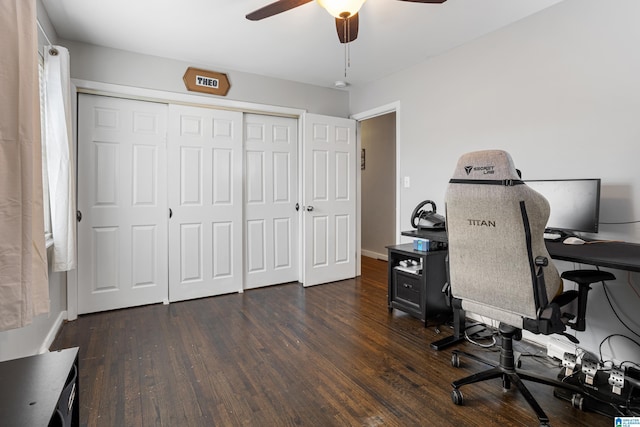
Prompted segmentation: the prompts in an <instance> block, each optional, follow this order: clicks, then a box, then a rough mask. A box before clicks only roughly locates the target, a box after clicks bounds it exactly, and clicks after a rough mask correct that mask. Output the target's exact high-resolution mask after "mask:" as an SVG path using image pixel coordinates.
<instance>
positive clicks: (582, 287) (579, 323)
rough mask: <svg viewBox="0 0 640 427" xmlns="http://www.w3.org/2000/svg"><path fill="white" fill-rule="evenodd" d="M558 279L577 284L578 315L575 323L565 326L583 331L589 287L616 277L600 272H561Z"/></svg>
mask: <svg viewBox="0 0 640 427" xmlns="http://www.w3.org/2000/svg"><path fill="white" fill-rule="evenodd" d="M560 277H562V278H563V279H567V280H570V281H572V282H575V283H577V284H578V313H577V315H576V320H575V322H569V323H567V324H568V325H569V326H570V327H571V329H574V330H576V331H584V330H585V329H586V320H585V317H586V313H587V297H588V294H589V290H590V289H591V288H590V287H589V285H590V284H592V283H595V282H603V281H605V280H615V278H616V276H614V275H613V274H611V273H609V272H607V271H600V270H570V271H565V272H563V273H562V274H561V275H560Z"/></svg>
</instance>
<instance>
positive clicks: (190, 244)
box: [167, 105, 243, 301]
mask: <svg viewBox="0 0 640 427" xmlns="http://www.w3.org/2000/svg"><path fill="white" fill-rule="evenodd" d="M167 144H168V158H169V168H168V177H167V188H168V199H169V209H170V211H171V218H170V219H169V300H170V301H182V300H188V299H193V298H202V297H207V296H213V295H221V294H227V293H233V292H241V291H242V289H243V274H242V247H243V241H242V215H243V200H242V177H243V172H242V113H241V112H235V111H226V110H215V109H210V108H202V107H189V106H181V105H170V106H169V120H168V142H167Z"/></svg>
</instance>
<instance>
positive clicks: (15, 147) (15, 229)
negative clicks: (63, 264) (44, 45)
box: [0, 0, 49, 330]
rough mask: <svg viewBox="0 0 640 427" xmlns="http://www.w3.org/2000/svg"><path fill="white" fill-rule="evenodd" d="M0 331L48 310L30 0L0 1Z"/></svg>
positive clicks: (33, 7)
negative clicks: (0, 34) (0, 33)
mask: <svg viewBox="0 0 640 427" xmlns="http://www.w3.org/2000/svg"><path fill="white" fill-rule="evenodd" d="M0 28H1V29H2V30H1V32H2V36H1V37H0V52H2V54H1V55H0V94H1V95H0V330H7V329H13V328H19V327H22V326H25V325H27V324H29V323H31V321H32V319H33V317H34V316H36V315H38V314H42V313H47V312H48V311H49V282H48V278H47V258H46V251H45V243H44V213H43V207H42V155H41V148H40V96H39V93H38V92H39V84H38V57H37V55H38V45H37V35H36V34H37V33H36V31H37V30H36V1H35V0H2V1H0Z"/></svg>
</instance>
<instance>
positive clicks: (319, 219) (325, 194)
mask: <svg viewBox="0 0 640 427" xmlns="http://www.w3.org/2000/svg"><path fill="white" fill-rule="evenodd" d="M355 129H356V124H355V121H354V120H350V119H342V118H337V117H329V116H320V115H316V114H305V116H304V133H305V135H304V148H303V150H304V151H303V158H304V160H303V161H304V178H303V180H304V184H303V186H304V196H303V197H304V204H303V205H304V206H303V209H304V214H303V218H304V219H303V222H304V225H303V228H304V253H303V256H304V275H303V284H304V286H311V285H316V284H320V283H327V282H333V281H336V280H343V279H348V278H351V277H355V275H356V169H355V168H356V165H357V156H356V150H357V148H356V137H355V135H356V131H355Z"/></svg>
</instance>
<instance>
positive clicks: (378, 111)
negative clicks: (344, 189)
mask: <svg viewBox="0 0 640 427" xmlns="http://www.w3.org/2000/svg"><path fill="white" fill-rule="evenodd" d="M389 113H396V232H395V235H396V241H395V242H393V244H399V243H400V241H401V234H400V232H401V215H400V206H401V205H400V201H401V198H400V195H401V191H402V186H401V183H402V179H401V175H400V153H401V145H402V143H401V141H402V139H401V138H400V126H399V123H400V101H395V102H391V103H389V104H385V105H381V106H379V107H376V108H372V109H370V110H366V111H362V112H360V113H355V114H352V115H351V118H352V119H354V120H355V121H356V138H357V144H358V145H357V150H358V151H357V152H358V153H360V152H361V150H362V140H361V137H362V132H361V131H360V127H361V126H362V121H364V120H367V119H372V118H374V117H378V116H382V115H385V114H389ZM356 179H357V183H356V191H357V193H358V202H357V204H356V223H357V224H358V227H357V229H356V245H357V246H358V260H357V272H358V275H360V274H361V267H362V266H361V255H362V227H360V224H362V206H361V205H362V203H361V201H362V171H361V170H360V168H357V173H356ZM389 243H390V244H391V242H389Z"/></svg>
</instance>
